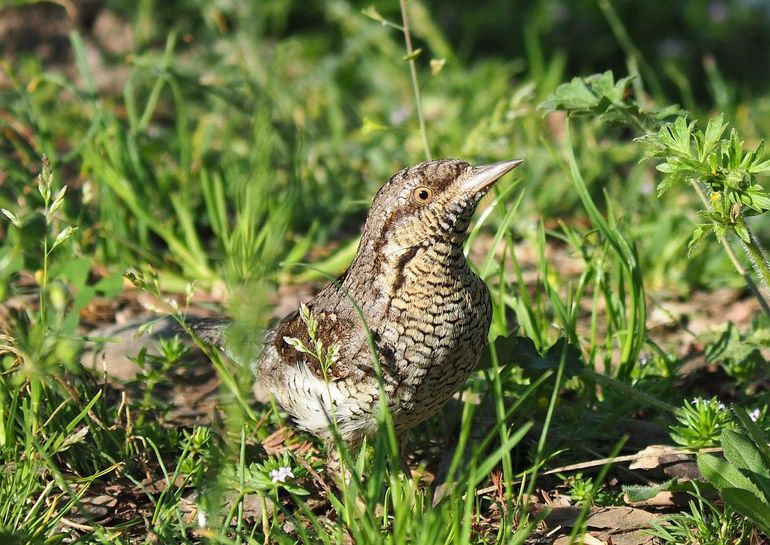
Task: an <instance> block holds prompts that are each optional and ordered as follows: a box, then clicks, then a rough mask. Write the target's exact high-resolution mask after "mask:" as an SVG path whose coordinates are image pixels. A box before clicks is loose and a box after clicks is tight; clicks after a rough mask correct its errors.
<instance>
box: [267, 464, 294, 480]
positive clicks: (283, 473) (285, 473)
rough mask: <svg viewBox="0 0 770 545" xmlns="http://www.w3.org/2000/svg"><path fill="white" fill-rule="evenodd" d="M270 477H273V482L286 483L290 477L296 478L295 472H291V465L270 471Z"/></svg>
mask: <svg viewBox="0 0 770 545" xmlns="http://www.w3.org/2000/svg"><path fill="white" fill-rule="evenodd" d="M270 477H271V478H272V479H273V484H275V483H277V482H281V483H285V482H286V479H287V478H288V477H291V478H292V479H293V478H294V473H292V472H291V468H290V467H279V468H278V469H274V470H272V471H271V472H270Z"/></svg>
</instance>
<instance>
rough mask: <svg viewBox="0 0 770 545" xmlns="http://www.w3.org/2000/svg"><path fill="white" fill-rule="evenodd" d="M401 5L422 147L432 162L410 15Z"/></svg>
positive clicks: (404, 6) (426, 156)
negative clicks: (423, 113) (413, 47)
mask: <svg viewBox="0 0 770 545" xmlns="http://www.w3.org/2000/svg"><path fill="white" fill-rule="evenodd" d="M400 3H401V21H402V22H403V27H404V28H403V30H404V42H405V43H406V56H407V59H409V73H410V75H411V77H412V89H413V91H414V101H415V104H416V105H417V120H418V121H419V123H420V136H421V137H422V145H423V147H424V148H425V158H426V159H427V160H428V161H430V160H431V155H430V146H429V145H428V132H427V131H426V130H425V117H424V116H423V115H422V98H421V96H420V84H419V83H418V81H417V63H416V62H415V60H414V51H413V50H412V36H411V34H410V33H409V15H408V14H407V9H406V0H400Z"/></svg>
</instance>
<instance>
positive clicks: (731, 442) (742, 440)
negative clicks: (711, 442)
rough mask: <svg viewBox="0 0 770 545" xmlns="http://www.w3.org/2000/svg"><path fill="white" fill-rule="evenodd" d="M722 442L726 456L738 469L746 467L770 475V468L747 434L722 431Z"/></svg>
mask: <svg viewBox="0 0 770 545" xmlns="http://www.w3.org/2000/svg"><path fill="white" fill-rule="evenodd" d="M721 442H722V448H724V450H725V458H727V460H728V461H729V462H731V463H732V464H734V465H735V466H736V467H737V468H738V469H746V470H749V471H753V472H756V473H759V474H760V475H764V476H766V477H770V468H768V466H767V465H766V463H765V460H764V459H763V458H762V454H761V453H760V452H759V449H758V448H757V447H756V445H754V443H753V442H752V441H751V438H749V436H748V435H747V434H743V433H738V432H736V431H733V430H725V431H723V432H722V441H721Z"/></svg>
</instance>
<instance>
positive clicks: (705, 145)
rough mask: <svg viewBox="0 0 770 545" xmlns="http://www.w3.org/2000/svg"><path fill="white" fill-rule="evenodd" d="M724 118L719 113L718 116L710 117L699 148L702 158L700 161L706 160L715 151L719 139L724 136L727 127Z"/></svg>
mask: <svg viewBox="0 0 770 545" xmlns="http://www.w3.org/2000/svg"><path fill="white" fill-rule="evenodd" d="M723 118H724V116H723V115H722V114H719V115H718V116H717V117H714V118H712V119H710V120H709V122H708V125H707V126H706V132H705V133H702V134H703V137H702V142H701V145H700V150H698V159H700V161H706V158H707V157H708V156H709V155H710V154H711V153H712V152H713V151H714V149H715V148H716V146H717V144H718V143H719V139H720V138H722V134H723V133H724V132H725V129H726V128H727V123H724V122H723V121H722V120H723Z"/></svg>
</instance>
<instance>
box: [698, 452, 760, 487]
mask: <svg viewBox="0 0 770 545" xmlns="http://www.w3.org/2000/svg"><path fill="white" fill-rule="evenodd" d="M698 469H700V471H701V473H702V474H703V476H704V477H705V478H706V480H707V481H708V482H710V483H711V484H713V485H714V486H715V487H717V488H718V489H719V490H720V491H721V490H723V489H725V488H743V489H744V490H748V491H749V492H751V493H752V494H754V495H755V496H756V497H758V498H761V497H762V493H761V492H760V491H759V488H757V486H756V485H755V484H754V483H753V482H751V480H750V479H749V478H748V477H746V475H744V474H743V473H741V472H740V471H739V470H738V468H737V467H735V466H734V465H733V464H731V463H729V462H728V461H726V460H724V459H723V458H719V457H717V456H714V455H713V454H700V455H698Z"/></svg>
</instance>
